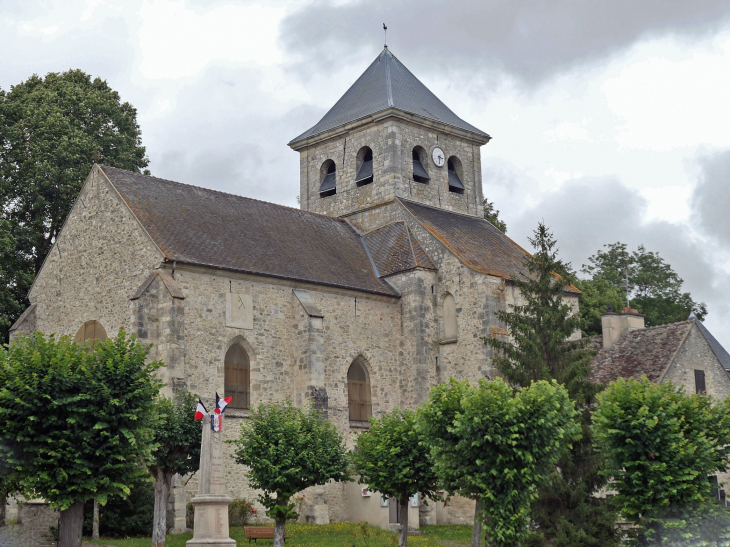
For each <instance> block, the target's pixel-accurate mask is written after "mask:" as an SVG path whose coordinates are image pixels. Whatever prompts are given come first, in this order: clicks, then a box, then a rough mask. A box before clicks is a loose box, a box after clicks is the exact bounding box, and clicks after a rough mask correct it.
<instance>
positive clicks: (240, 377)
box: [223, 343, 251, 409]
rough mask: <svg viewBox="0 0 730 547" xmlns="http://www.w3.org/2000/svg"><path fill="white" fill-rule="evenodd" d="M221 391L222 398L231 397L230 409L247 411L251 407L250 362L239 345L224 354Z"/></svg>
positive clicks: (234, 345)
mask: <svg viewBox="0 0 730 547" xmlns="http://www.w3.org/2000/svg"><path fill="white" fill-rule="evenodd" d="M224 362H225V370H224V380H223V386H224V387H223V389H224V391H225V395H224V397H232V399H231V402H230V403H229V404H230V406H231V408H240V409H247V408H250V405H251V361H250V359H249V357H248V353H246V350H245V349H243V346H241V344H239V343H235V344H233V345H232V346H231V347H230V348H228V351H227V352H226V357H225V360H224Z"/></svg>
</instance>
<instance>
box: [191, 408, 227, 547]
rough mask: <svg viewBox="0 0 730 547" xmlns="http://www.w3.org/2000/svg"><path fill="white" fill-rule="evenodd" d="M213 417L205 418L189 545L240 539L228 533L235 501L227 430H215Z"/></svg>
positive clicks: (218, 545)
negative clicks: (230, 486)
mask: <svg viewBox="0 0 730 547" xmlns="http://www.w3.org/2000/svg"><path fill="white" fill-rule="evenodd" d="M210 418H211V417H210V416H205V417H204V418H203V439H202V442H201V445H200V470H199V471H198V474H199V477H200V478H199V482H198V495H197V496H195V497H194V498H193V499H192V504H193V506H194V507H195V521H194V522H195V523H194V525H193V539H191V540H189V541H188V542H187V544H186V545H187V547H197V546H201V547H203V546H204V547H235V546H236V540H234V539H231V538H230V537H229V536H228V504H229V503H231V501H233V500H232V499H231V498H229V497H228V496H227V495H226V476H225V465H224V459H223V432H221V431H213V430H212V429H211V427H210Z"/></svg>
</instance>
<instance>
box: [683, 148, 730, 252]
mask: <svg viewBox="0 0 730 547" xmlns="http://www.w3.org/2000/svg"><path fill="white" fill-rule="evenodd" d="M697 164H698V167H699V168H700V172H699V180H698V183H697V187H696V188H695V190H694V193H693V195H692V208H693V211H694V214H695V219H696V221H697V224H698V225H699V226H701V227H702V228H704V229H705V231H706V232H707V233H708V235H710V236H711V237H712V238H713V239H715V240H717V241H719V242H720V243H721V244H723V245H724V246H726V247H730V214H728V211H730V150H723V151H719V152H715V153H712V154H707V155H703V156H700V157H699V158H698V160H697Z"/></svg>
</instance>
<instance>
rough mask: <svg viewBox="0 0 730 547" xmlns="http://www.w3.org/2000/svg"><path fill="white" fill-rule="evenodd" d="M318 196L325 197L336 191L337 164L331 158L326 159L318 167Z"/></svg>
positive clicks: (332, 194)
mask: <svg viewBox="0 0 730 547" xmlns="http://www.w3.org/2000/svg"><path fill="white" fill-rule="evenodd" d="M319 171H320V180H321V181H322V183H321V184H320V185H319V197H321V198H326V197H327V196H334V195H335V194H336V193H337V165H335V162H333V161H332V160H327V161H326V162H324V163H323V164H322V167H321V168H320V170H319Z"/></svg>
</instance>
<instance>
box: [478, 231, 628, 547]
mask: <svg viewBox="0 0 730 547" xmlns="http://www.w3.org/2000/svg"><path fill="white" fill-rule="evenodd" d="M529 241H530V244H531V245H532V247H533V248H534V249H535V254H534V255H532V256H529V255H528V256H527V257H526V258H525V261H524V264H523V266H524V273H522V274H520V275H518V276H516V277H515V278H514V284H515V287H517V289H518V290H519V292H520V295H521V301H519V302H518V303H517V304H514V305H510V307H509V309H508V310H502V311H499V312H497V317H498V319H499V320H500V321H501V322H502V323H503V324H504V325H505V326H506V328H507V330H508V331H509V334H510V336H509V338H508V339H499V338H484V339H483V340H484V342H485V343H486V344H487V345H489V346H491V347H493V348H494V349H495V350H496V351H495V356H494V364H495V366H496V368H497V370H498V371H499V372H500V373H501V375H503V376H504V377H505V379H506V380H507V381H509V382H510V383H511V384H512V385H514V386H523V387H526V386H529V385H530V383H531V382H533V381H539V380H553V379H554V380H557V381H558V382H559V383H561V384H564V385H565V386H566V388H567V390H568V393H569V395H570V397H571V399H573V401H575V403H576V407H577V408H578V409H580V410H581V428H582V439H581V440H580V441H577V442H575V443H573V446H572V448H571V449H570V450H569V451H566V452H565V453H564V454H563V455H562V457H561V458H560V460H559V461H558V463H557V465H556V467H555V470H554V472H553V474H552V477H551V481H550V482H549V484H548V486H547V487H545V488H543V489H542V490H541V492H540V497H539V499H538V500H537V501H536V502H535V503H533V508H532V521H533V523H534V524H535V530H536V531H535V532H534V533H533V535H532V539H531V544H533V545H541V544H550V545H554V546H556V547H557V546H560V547H579V546H581V547H585V546H596V547H598V546H609V545H617V544H618V538H617V535H616V531H615V527H614V522H615V512H614V511H613V510H612V509H611V508H610V507H609V505H608V502H606V501H605V499H598V498H596V497H594V496H593V494H594V493H595V492H597V491H598V490H599V489H600V488H602V487H603V486H604V485H605V479H604V478H603V477H602V475H601V474H600V471H601V470H602V468H603V460H602V458H601V457H600V455H599V454H597V453H596V451H595V450H594V449H593V439H592V435H591V429H590V421H591V418H590V410H589V409H590V407H591V405H592V404H593V402H594V399H595V395H596V393H597V392H598V391H599V390H600V386H597V385H595V384H593V383H591V382H589V381H588V380H587V378H588V374H589V372H590V371H589V367H588V365H589V363H590V360H591V358H592V357H593V355H594V352H593V351H591V350H589V349H588V348H587V347H586V340H576V339H572V337H573V335H574V334H575V333H576V332H579V330H580V327H581V318H580V315H579V314H578V313H577V311H578V310H576V309H574V308H573V307H572V306H571V304H570V303H569V302H567V301H566V299H565V295H566V292H569V291H571V290H575V289H573V288H572V286H571V280H572V278H573V274H572V269H571V267H570V264H568V263H565V262H563V261H562V260H561V259H560V258H559V257H558V248H557V242H556V240H555V238H554V237H553V235H552V233H550V231H549V229H548V228H547V227H546V226H545V224H544V223H542V222H540V223H539V224H538V227H537V229H536V230H535V232H534V236H533V237H532V238H530V240H529Z"/></svg>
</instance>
